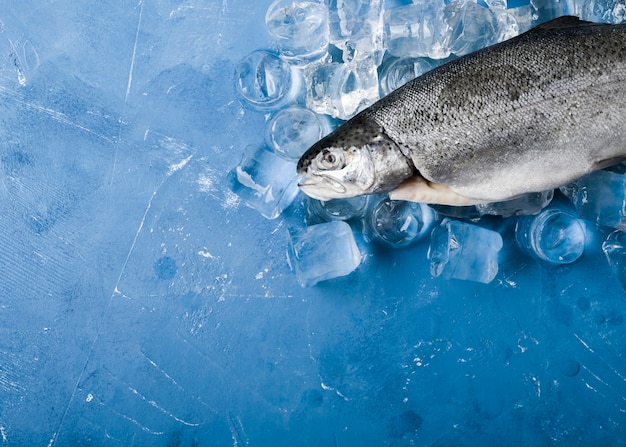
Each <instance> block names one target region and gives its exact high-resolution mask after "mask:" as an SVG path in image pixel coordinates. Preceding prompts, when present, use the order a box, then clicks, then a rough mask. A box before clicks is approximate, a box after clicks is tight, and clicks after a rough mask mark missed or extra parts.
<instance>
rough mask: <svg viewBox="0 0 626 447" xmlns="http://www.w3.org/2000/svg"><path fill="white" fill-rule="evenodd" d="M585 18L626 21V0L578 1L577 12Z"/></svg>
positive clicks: (599, 20) (615, 22)
mask: <svg viewBox="0 0 626 447" xmlns="http://www.w3.org/2000/svg"><path fill="white" fill-rule="evenodd" d="M570 14H576V15H579V16H580V18H581V19H583V20H589V21H592V22H602V23H613V24H618V23H625V22H626V4H625V3H624V0H582V1H577V2H576V10H575V12H570Z"/></svg>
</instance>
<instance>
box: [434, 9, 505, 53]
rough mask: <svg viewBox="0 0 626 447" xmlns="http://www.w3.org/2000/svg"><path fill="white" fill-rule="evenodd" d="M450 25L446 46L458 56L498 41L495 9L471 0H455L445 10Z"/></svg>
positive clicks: (445, 16) (445, 18) (444, 14)
mask: <svg viewBox="0 0 626 447" xmlns="http://www.w3.org/2000/svg"><path fill="white" fill-rule="evenodd" d="M443 17H444V20H445V22H446V23H447V25H448V27H449V30H450V32H449V34H448V36H447V39H446V45H445V46H446V47H447V48H448V50H449V51H451V52H452V53H453V54H455V55H457V56H462V55H464V54H468V53H471V52H472V51H476V50H480V49H481V48H484V47H487V46H489V45H493V44H494V43H496V42H497V41H498V37H499V35H500V30H499V28H498V21H497V19H496V16H495V15H494V13H493V11H492V10H490V9H488V8H485V7H483V6H480V5H479V4H478V3H475V2H473V1H471V0H453V1H452V2H450V3H449V4H447V5H446V7H445V8H444V10H443Z"/></svg>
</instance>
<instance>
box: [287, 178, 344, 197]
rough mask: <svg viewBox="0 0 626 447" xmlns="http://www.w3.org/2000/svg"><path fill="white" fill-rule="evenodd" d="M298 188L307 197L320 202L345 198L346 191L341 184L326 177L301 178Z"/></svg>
mask: <svg viewBox="0 0 626 447" xmlns="http://www.w3.org/2000/svg"><path fill="white" fill-rule="evenodd" d="M298 187H299V188H300V189H301V190H302V192H304V193H305V194H306V195H307V196H309V197H312V198H314V199H317V200H321V201H327V200H331V199H340V198H343V197H346V193H347V191H348V190H347V188H346V187H345V186H344V185H343V184H342V183H341V182H339V181H338V180H335V179H334V178H331V177H327V176H319V177H317V178H305V177H302V180H301V181H299V182H298Z"/></svg>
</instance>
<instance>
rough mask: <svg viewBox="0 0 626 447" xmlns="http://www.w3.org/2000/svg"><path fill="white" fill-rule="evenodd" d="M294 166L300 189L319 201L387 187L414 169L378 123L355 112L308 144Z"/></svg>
mask: <svg viewBox="0 0 626 447" xmlns="http://www.w3.org/2000/svg"><path fill="white" fill-rule="evenodd" d="M297 170H298V174H299V176H300V178H301V181H300V183H299V184H298V186H300V189H301V190H302V191H303V192H304V193H305V194H306V195H308V196H310V197H312V198H314V199H318V200H323V201H326V200H330V199H339V198H347V197H355V196H360V195H363V194H374V193H379V192H386V191H391V190H392V189H394V188H395V187H396V186H398V185H399V184H400V183H401V182H402V180H404V179H406V178H408V177H411V176H412V175H413V172H414V168H413V164H412V162H411V160H410V159H409V158H408V157H406V156H405V155H404V154H403V153H402V151H401V150H400V147H399V146H398V145H397V144H396V143H395V142H394V141H393V140H392V139H391V138H389V137H388V136H387V135H386V134H385V132H384V131H383V129H382V127H381V126H379V125H378V124H376V123H375V122H374V121H373V120H372V119H369V118H367V117H362V116H359V115H357V117H355V118H353V119H352V120H350V121H348V122H346V123H345V124H343V125H342V126H340V127H339V128H338V129H337V130H335V131H334V132H332V133H331V134H329V135H327V136H326V137H324V138H322V139H321V140H320V141H318V142H317V143H315V144H314V145H313V146H311V148H309V149H308V150H307V151H306V152H305V153H304V155H302V157H301V158H300V161H299V162H298V168H297Z"/></svg>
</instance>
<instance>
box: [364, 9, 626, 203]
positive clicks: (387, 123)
mask: <svg viewBox="0 0 626 447" xmlns="http://www.w3.org/2000/svg"><path fill="white" fill-rule="evenodd" d="M363 114H364V115H366V116H367V117H368V118H369V119H371V120H372V121H373V122H375V123H377V124H378V125H380V126H381V127H382V128H383V129H384V131H385V133H386V134H387V135H388V136H389V137H390V138H391V139H392V140H393V141H395V142H396V144H398V146H399V147H400V148H401V150H402V151H403V153H405V154H406V156H407V157H409V158H411V160H412V161H413V164H414V166H415V168H416V169H417V170H418V171H419V173H420V174H421V175H422V176H423V177H424V178H425V179H427V180H428V181H430V182H434V183H443V184H446V185H448V186H449V187H450V188H451V189H452V190H454V191H455V192H457V193H458V194H461V195H463V196H465V197H472V198H477V199H482V200H488V201H498V200H506V199H508V198H511V197H515V196H517V195H520V194H523V193H526V192H532V191H542V190H547V189H551V188H556V187H558V186H560V185H563V184H565V183H568V182H570V181H572V180H574V179H576V178H578V177H581V176H583V175H585V174H587V173H589V172H591V171H593V170H596V169H600V168H603V167H607V166H608V165H611V164H614V163H616V162H618V161H620V160H623V159H624V158H625V156H626V126H625V125H624V124H625V121H626V25H604V24H593V23H590V22H582V21H580V20H578V19H577V18H575V17H562V18H560V19H556V20H554V21H551V22H548V23H546V24H544V25H542V26H539V27H538V28H535V29H533V30H531V31H529V32H527V33H524V34H522V35H520V36H518V37H516V38H514V39H511V40H509V41H506V42H503V43H500V44H497V45H494V46H492V47H488V48H486V49H484V50H481V51H478V52H475V53H472V54H470V55H467V56H466V57H463V58H459V59H457V60H454V61H452V62H449V63H448V64H445V65H442V66H440V67H438V68H436V69H434V70H432V71H430V72H429V73H427V74H425V75H423V76H421V77H419V78H417V79H415V80H413V81H411V82H409V83H408V84H406V85H404V86H403V87H401V88H400V89H398V90H396V91H395V92H393V93H391V94H390V95H388V96H387V97H385V98H383V99H382V100H380V101H379V102H377V103H376V104H374V105H373V106H372V107H370V108H369V109H366V110H365V111H364V112H363Z"/></svg>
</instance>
